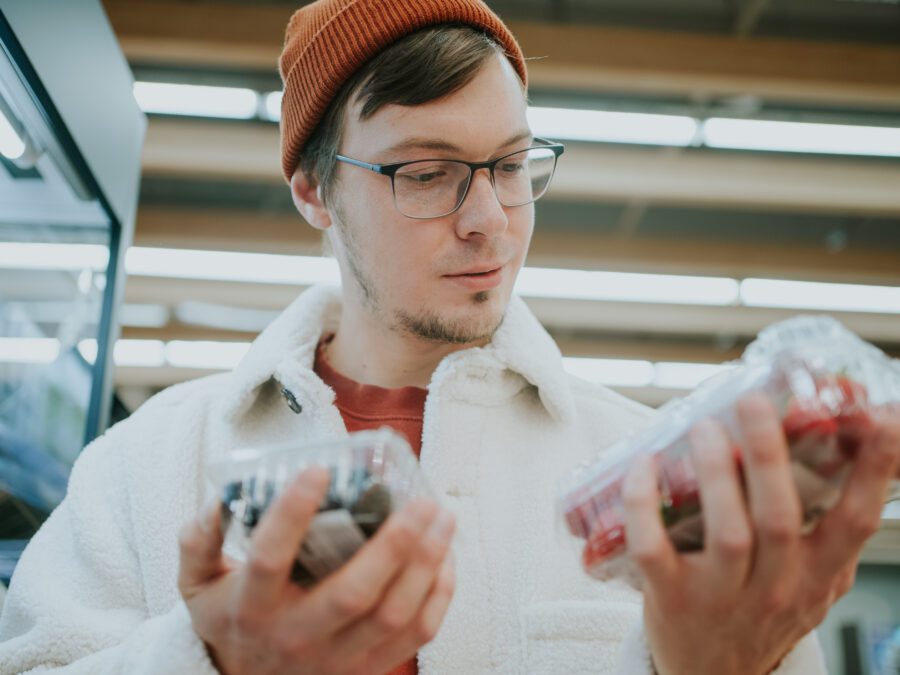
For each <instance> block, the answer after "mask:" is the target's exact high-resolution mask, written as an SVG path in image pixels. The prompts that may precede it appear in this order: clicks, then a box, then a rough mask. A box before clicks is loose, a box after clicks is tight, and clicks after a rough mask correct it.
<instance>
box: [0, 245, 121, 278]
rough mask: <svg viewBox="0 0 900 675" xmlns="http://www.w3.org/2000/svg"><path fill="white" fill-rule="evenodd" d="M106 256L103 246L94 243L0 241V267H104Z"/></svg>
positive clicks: (65, 269)
mask: <svg viewBox="0 0 900 675" xmlns="http://www.w3.org/2000/svg"><path fill="white" fill-rule="evenodd" d="M108 259H109V252H108V250H107V248H106V247H105V246H100V245H96V244H44V243H17V242H2V243H0V269H14V270H31V269H34V270H61V271H67V272H80V271H81V270H83V269H93V270H104V269H106V264H107V261H108Z"/></svg>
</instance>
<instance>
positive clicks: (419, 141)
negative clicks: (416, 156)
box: [384, 129, 532, 154]
mask: <svg viewBox="0 0 900 675" xmlns="http://www.w3.org/2000/svg"><path fill="white" fill-rule="evenodd" d="M531 137H532V134H531V130H530V129H523V130H522V131H518V132H516V133H515V134H513V135H512V136H510V137H509V138H508V139H507V140H506V142H504V143H501V144H500V145H499V146H497V149H500V148H506V147H508V146H510V145H512V144H513V143H518V142H519V141H523V140H525V139H526V138H531ZM404 150H436V151H438V152H453V153H462V152H463V149H462V148H461V147H459V146H458V145H456V144H454V143H450V142H449V141H445V140H443V139H441V138H407V139H406V140H404V141H400V142H399V143H396V144H394V145H392V146H391V147H389V148H388V149H387V150H385V151H384V152H385V154H394V153H399V152H403V151H404Z"/></svg>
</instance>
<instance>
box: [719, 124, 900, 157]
mask: <svg viewBox="0 0 900 675" xmlns="http://www.w3.org/2000/svg"><path fill="white" fill-rule="evenodd" d="M702 133H703V141H704V143H705V144H706V145H708V146H709V147H712V148H730V149H735V150H770V151H774V152H811V153H830V154H836V155H873V156H880V157H900V128H892V127H865V126H851V125H847V124H814V123H809V122H778V121H771V120H739V119H727V118H722V117H714V118H711V119H708V120H706V121H705V122H704V123H703V131H702Z"/></svg>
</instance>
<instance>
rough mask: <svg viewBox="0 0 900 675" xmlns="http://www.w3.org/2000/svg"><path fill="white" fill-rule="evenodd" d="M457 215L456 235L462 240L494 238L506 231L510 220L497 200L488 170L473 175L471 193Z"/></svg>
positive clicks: (480, 170) (481, 170)
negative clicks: (484, 237)
mask: <svg viewBox="0 0 900 675" xmlns="http://www.w3.org/2000/svg"><path fill="white" fill-rule="evenodd" d="M456 215H457V218H456V234H457V236H459V237H460V238H461V239H468V238H469V237H472V236H473V235H478V234H482V235H485V236H487V237H493V236H496V235H498V234H500V233H501V232H503V231H504V230H506V228H507V226H508V225H509V218H507V216H506V211H504V209H503V206H502V205H501V204H500V202H499V201H498V200H497V195H496V193H495V192H494V186H493V185H492V184H491V175H490V173H489V172H488V170H487V169H479V170H478V171H476V172H475V173H474V174H473V175H472V184H471V185H470V186H469V193H468V194H467V195H466V199H465V201H464V202H463V203H462V206H460V207H459V211H457V212H456Z"/></svg>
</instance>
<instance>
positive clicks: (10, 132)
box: [0, 110, 25, 159]
mask: <svg viewBox="0 0 900 675" xmlns="http://www.w3.org/2000/svg"><path fill="white" fill-rule="evenodd" d="M24 154H25V141H24V140H23V139H22V137H21V136H19V134H17V133H16V130H15V129H13V126H12V123H11V122H10V121H9V120H8V119H6V115H4V114H3V111H2V110H0V155H3V156H4V157H6V158H7V159H19V157H21V156H22V155H24Z"/></svg>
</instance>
